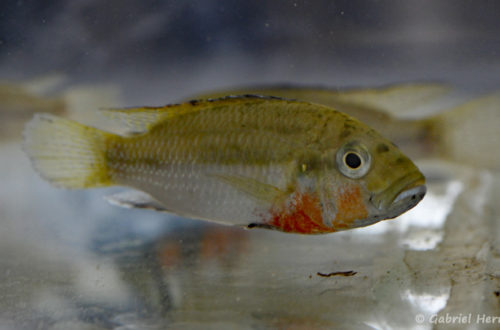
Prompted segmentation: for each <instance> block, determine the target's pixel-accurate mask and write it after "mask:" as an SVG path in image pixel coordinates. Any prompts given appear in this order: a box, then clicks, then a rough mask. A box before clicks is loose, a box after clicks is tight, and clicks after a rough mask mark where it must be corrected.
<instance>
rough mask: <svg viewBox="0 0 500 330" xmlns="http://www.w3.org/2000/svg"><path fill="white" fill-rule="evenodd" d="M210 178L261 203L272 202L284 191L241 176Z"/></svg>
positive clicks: (221, 175) (215, 175)
mask: <svg viewBox="0 0 500 330" xmlns="http://www.w3.org/2000/svg"><path fill="white" fill-rule="evenodd" d="M211 176H214V177H216V178H218V179H221V180H222V181H224V182H226V183H228V184H230V185H231V186H233V187H235V188H236V189H238V190H239V191H242V192H244V193H246V194H248V195H250V196H252V197H253V198H255V199H257V200H259V201H263V202H272V201H273V200H275V199H276V198H277V197H278V196H282V195H284V194H285V192H284V191H282V190H280V189H278V188H277V187H275V186H273V185H270V184H267V183H263V182H260V181H258V180H255V179H252V178H249V177H245V176H241V175H224V174H212V175H211Z"/></svg>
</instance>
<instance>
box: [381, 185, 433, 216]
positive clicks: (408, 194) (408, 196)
mask: <svg viewBox="0 0 500 330" xmlns="http://www.w3.org/2000/svg"><path fill="white" fill-rule="evenodd" d="M426 192H427V187H426V186H425V185H423V184H421V185H418V186H416V187H413V188H410V189H407V190H403V191H402V192H400V193H399V195H397V196H396V198H395V199H394V201H393V202H392V204H391V207H390V208H393V207H398V205H405V206H406V207H407V210H409V209H411V208H412V207H414V206H415V205H417V204H418V203H419V202H420V201H421V200H422V199H423V198H424V196H425V193H426Z"/></svg>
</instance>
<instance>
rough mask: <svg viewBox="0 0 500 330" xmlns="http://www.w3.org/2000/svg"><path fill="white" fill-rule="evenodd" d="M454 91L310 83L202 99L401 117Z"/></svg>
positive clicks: (444, 86) (429, 87)
mask: <svg viewBox="0 0 500 330" xmlns="http://www.w3.org/2000/svg"><path fill="white" fill-rule="evenodd" d="M450 91H451V87H450V86H449V85H447V84H443V83H437V82H436V83H432V82H428V83H418V82H416V83H403V84H395V85H388V86H382V87H373V88H347V89H337V88H328V87H325V86H314V85H312V86H307V85H293V84H291V85H290V84H287V85H263V86H250V87H247V88H240V89H236V90H226V91H220V92H213V93H207V94H202V95H201V96H200V97H201V98H206V97H220V96H221V95H228V94H242V93H253V94H261V95H274V96H278V97H284V98H287V99H295V100H303V101H307V102H312V103H318V104H323V105H326V106H329V107H332V108H334V109H337V110H340V111H345V110H344V109H343V107H342V104H349V105H359V106H361V107H362V108H367V109H371V111H372V112H374V113H376V112H378V113H385V114H388V115H391V116H395V117H400V116H405V115H406V114H407V113H410V112H412V111H415V109H417V108H420V107H422V106H433V105H434V103H435V102H436V101H438V100H440V99H441V98H442V97H443V96H445V95H446V94H448V93H449V92H450Z"/></svg>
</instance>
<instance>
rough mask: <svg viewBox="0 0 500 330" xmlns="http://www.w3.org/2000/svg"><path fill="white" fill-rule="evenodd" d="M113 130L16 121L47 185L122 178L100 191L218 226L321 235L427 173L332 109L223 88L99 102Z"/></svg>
mask: <svg viewBox="0 0 500 330" xmlns="http://www.w3.org/2000/svg"><path fill="white" fill-rule="evenodd" d="M104 111H105V112H107V113H108V114H111V115H112V116H114V117H118V118H120V119H122V120H123V122H124V123H125V124H126V125H128V127H129V128H130V134H127V135H116V134H113V133H109V132H105V131H101V130H98V129H96V128H93V127H88V126H84V125H82V124H79V123H77V122H74V121H70V120H67V119H63V118H59V117H56V116H53V115H49V114H38V115H36V116H35V117H34V118H33V119H32V121H31V122H29V123H28V124H27V126H26V129H25V142H24V149H25V151H26V152H27V154H28V155H29V157H30V159H31V161H32V164H33V166H34V168H35V169H36V170H37V171H38V172H39V173H40V175H41V176H42V177H43V178H45V179H46V180H48V181H49V182H51V183H53V184H54V185H56V186H60V187H65V188H92V187H103V186H111V185H120V186H128V187H131V188H134V189H136V190H138V191H127V192H125V193H121V194H118V195H115V196H111V197H110V198H109V199H110V201H111V202H112V203H115V204H119V205H121V206H128V207H143V208H152V209H155V210H158V211H166V212H171V213H175V214H178V215H181V216H186V217H190V218H196V219H204V220H209V221H213V222H218V223H223V224H234V225H244V226H247V227H249V228H253V227H262V228H271V229H277V230H281V231H284V232H291V233H302V234H319V233H329V232H335V231H339V230H345V229H352V228H356V227H363V226H367V225H370V224H373V223H375V222H378V221H380V220H383V219H390V218H394V217H397V216H398V215H400V214H401V213H403V212H405V211H407V210H409V209H411V208H412V207H414V206H415V205H416V204H417V203H418V202H419V201H420V200H421V199H422V198H423V197H424V194H425V192H426V187H425V178H424V176H423V175H422V173H421V172H420V171H419V170H418V168H417V167H416V166H415V165H414V164H413V162H412V161H411V160H410V159H409V158H407V157H406V156H405V155H403V154H402V153H401V152H400V151H399V150H398V149H397V147H395V146H394V145H393V144H392V143H391V142H390V141H389V140H387V139H386V138H384V137H382V136H381V135H380V134H378V133H377V132H375V131H374V130H373V129H371V128H370V127H368V126H366V125H364V124H362V123H361V122H359V121H358V120H356V119H354V118H352V117H350V116H347V115H346V114H344V113H341V112H338V111H336V110H333V109H331V108H328V107H325V106H322V105H317V104H311V103H308V102H302V101H292V100H287V99H281V98H276V97H263V96H253V95H245V96H232V97H225V98H220V99H209V100H202V101H191V102H187V103H183V104H177V105H167V106H164V107H157V108H155V107H144V108H134V109H110V110H104Z"/></svg>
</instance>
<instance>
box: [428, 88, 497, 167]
mask: <svg viewBox="0 0 500 330" xmlns="http://www.w3.org/2000/svg"><path fill="white" fill-rule="evenodd" d="M432 121H433V122H434V123H435V125H434V134H435V136H439V140H440V142H441V143H440V147H439V150H440V152H441V153H442V155H443V156H445V157H446V158H448V159H450V160H453V161H458V162H461V163H465V164H469V165H474V166H479V167H483V168H489V169H495V170H499V169H500V153H499V152H498V145H499V142H500V92H496V93H493V94H490V95H486V96H483V97H480V98H478V99H475V100H472V101H470V102H467V103H465V104H463V105H460V106H458V107H456V108H453V109H451V110H448V111H446V112H444V113H442V114H439V115H437V116H435V117H433V118H432Z"/></svg>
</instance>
